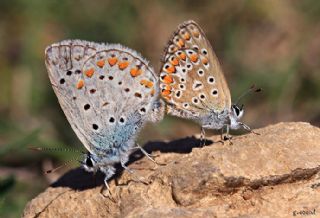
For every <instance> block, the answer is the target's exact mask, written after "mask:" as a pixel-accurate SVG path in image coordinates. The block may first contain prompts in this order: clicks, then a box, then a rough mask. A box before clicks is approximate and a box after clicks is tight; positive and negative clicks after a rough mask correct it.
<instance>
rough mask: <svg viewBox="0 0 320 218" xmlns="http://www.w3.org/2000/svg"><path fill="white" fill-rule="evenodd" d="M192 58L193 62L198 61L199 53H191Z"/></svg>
mask: <svg viewBox="0 0 320 218" xmlns="http://www.w3.org/2000/svg"><path fill="white" fill-rule="evenodd" d="M190 60H191V61H192V62H197V60H198V55H197V54H192V55H190Z"/></svg>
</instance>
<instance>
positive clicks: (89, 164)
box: [82, 152, 98, 172]
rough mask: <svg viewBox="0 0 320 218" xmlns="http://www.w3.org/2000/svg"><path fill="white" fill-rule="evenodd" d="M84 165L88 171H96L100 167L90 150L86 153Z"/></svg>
mask: <svg viewBox="0 0 320 218" xmlns="http://www.w3.org/2000/svg"><path fill="white" fill-rule="evenodd" d="M82 166H83V168H84V169H85V170H86V171H88V172H96V171H97V169H98V167H97V164H96V161H95V160H94V159H93V157H92V154H91V153H90V152H88V153H87V154H86V155H85V158H84V160H83V162H82Z"/></svg>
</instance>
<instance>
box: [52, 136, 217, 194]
mask: <svg viewBox="0 0 320 218" xmlns="http://www.w3.org/2000/svg"><path fill="white" fill-rule="evenodd" d="M210 144H212V141H211V140H206V141H205V143H204V146H207V145H210ZM201 146H202V145H201V141H200V140H199V139H197V138H195V137H187V138H183V139H178V140H175V141H171V142H168V143H166V142H149V143H147V144H146V145H145V146H144V147H143V148H144V149H145V150H146V151H147V152H148V153H152V152H154V151H159V152H161V153H190V152H191V151H192V149H193V148H196V147H201ZM143 157H144V154H143V153H142V152H141V151H140V150H139V149H138V150H137V151H135V152H133V153H132V154H131V155H130V159H129V161H128V163H127V165H130V164H131V163H134V162H135V161H137V160H140V159H142V158H143ZM115 168H116V173H115V175H114V176H113V177H112V178H111V179H110V180H112V179H115V178H118V177H120V176H121V174H122V173H123V170H124V169H123V168H122V167H121V165H120V164H116V165H115ZM103 179H104V175H103V173H101V172H97V173H96V174H93V173H89V172H86V171H85V170H84V169H83V168H81V167H79V168H77V169H74V170H70V171H69V172H67V173H66V174H64V175H63V176H61V177H60V178H59V179H58V180H57V181H56V182H54V183H53V184H52V185H51V187H69V188H72V189H74V190H80V191H82V190H86V189H91V188H94V187H97V186H102V185H104V182H103Z"/></svg>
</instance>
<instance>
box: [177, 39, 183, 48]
mask: <svg viewBox="0 0 320 218" xmlns="http://www.w3.org/2000/svg"><path fill="white" fill-rule="evenodd" d="M177 45H178V46H179V48H181V47H183V46H184V41H183V40H182V39H179V41H178V42H177Z"/></svg>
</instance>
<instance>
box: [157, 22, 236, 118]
mask: <svg viewBox="0 0 320 218" xmlns="http://www.w3.org/2000/svg"><path fill="white" fill-rule="evenodd" d="M162 62H163V65H162V67H161V72H160V89H161V95H162V97H163V98H164V99H165V101H166V102H167V103H168V106H169V113H171V114H173V115H177V116H180V117H199V116H205V115H207V114H208V112H209V111H212V110H213V111H214V112H217V113H219V112H222V111H223V110H225V109H226V108H227V109H230V107H231V97H230V91H229V88H228V85H227V83H226V80H225V77H224V75H223V72H222V69H221V67H220V64H219V61H218V59H217V57H216V55H215V53H214V51H213V49H212V47H211V45H210V43H209V41H208V40H207V38H206V36H205V34H204V32H203V31H202V30H201V28H200V27H199V25H198V24H196V23H195V22H194V21H187V22H184V23H183V24H181V25H179V27H178V29H177V30H176V32H175V33H174V34H173V36H172V37H171V39H170V41H169V43H168V45H167V47H166V49H165V55H164V57H163V60H162Z"/></svg>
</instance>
